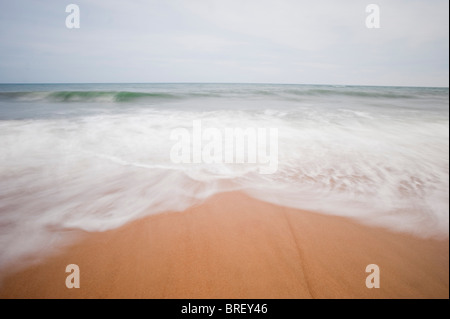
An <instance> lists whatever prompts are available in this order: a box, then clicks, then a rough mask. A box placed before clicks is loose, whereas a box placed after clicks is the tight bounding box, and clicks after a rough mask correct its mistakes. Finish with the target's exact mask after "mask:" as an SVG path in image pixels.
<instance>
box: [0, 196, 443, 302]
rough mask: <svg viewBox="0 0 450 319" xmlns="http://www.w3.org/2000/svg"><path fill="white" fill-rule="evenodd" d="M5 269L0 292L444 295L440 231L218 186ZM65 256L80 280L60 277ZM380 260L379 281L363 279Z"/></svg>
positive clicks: (41, 294)
mask: <svg viewBox="0 0 450 319" xmlns="http://www.w3.org/2000/svg"><path fill="white" fill-rule="evenodd" d="M82 237H83V238H81V239H80V240H79V241H77V242H75V243H74V244H73V245H70V246H66V247H64V248H62V249H61V250H60V251H58V253H57V254H55V255H51V256H49V257H46V258H45V259H44V260H43V261H42V262H40V263H38V264H35V265H31V266H29V267H27V268H24V269H22V270H20V271H18V272H16V273H14V274H11V275H9V276H7V277H6V278H5V279H4V280H3V285H2V286H0V298H2V299H3V298H175V299H177V298H189V299H191V298H199V299H203V298H214V299H215V298H218V299H221V298H230V299H235V298H252V299H259V298H267V299H271V298H296V299H297V298H445V299H448V298H449V271H448V269H449V240H448V239H446V240H435V239H421V238H417V237H413V236H412V235H409V234H403V233H393V232H391V231H388V230H385V229H381V228H376V227H369V226H365V225H361V224H359V223H357V222H355V221H353V220H351V219H348V218H344V217H337V216H329V215H322V214H319V213H312V212H306V211H301V210H297V209H292V208H286V207H282V206H277V205H274V204H270V203H265V202H262V201H259V200H256V199H253V198H250V197H249V196H247V195H245V194H243V193H240V192H231V193H221V194H217V195H215V196H213V197H211V198H209V199H207V200H206V201H205V202H204V203H202V204H199V205H197V206H194V207H191V208H189V209H187V210H186V211H184V212H180V213H164V214H159V215H152V216H149V217H144V218H142V219H139V220H135V221H133V222H130V223H128V224H126V225H124V226H122V227H120V228H118V229H114V230H110V231H106V232H99V233H84V234H83V236H82ZM68 264H77V265H78V266H79V268H80V288H79V289H68V288H66V286H65V280H66V277H67V276H68V275H69V274H68V273H66V272H65V268H66V266H67V265H68ZM369 264H377V265H379V267H380V282H381V288H380V289H368V288H367V287H366V286H365V280H366V277H367V276H368V275H369V274H368V273H366V272H365V269H366V266H367V265H369Z"/></svg>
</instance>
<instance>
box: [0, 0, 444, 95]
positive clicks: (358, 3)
mask: <svg viewBox="0 0 450 319" xmlns="http://www.w3.org/2000/svg"><path fill="white" fill-rule="evenodd" d="M70 3H75V4H77V5H78V6H79V8H80V13H81V16H80V18H81V19H80V22H81V25H80V26H81V27H80V28H79V29H68V28H66V25H65V20H66V17H67V15H68V13H66V12H65V8H66V6H67V5H68V4H70ZM370 3H376V4H377V5H379V7H380V9H381V16H380V18H381V28H379V29H368V28H367V27H366V24H365V20H366V17H367V15H368V13H366V6H367V5H368V4H370ZM448 6H449V2H448V0H366V1H364V0H339V1H336V0H308V1H303V0H128V1H126V0H123V1H120V0H89V1H84V0H67V1H61V0H14V1H7V0H0V82H2V83H11V82H14V83H22V82H49V83H59V82H65V83H67V82H235V83H236V82H238V83H245V82H252V83H301V84H356V85H401V86H410V85H411V86H448V85H449V80H448V76H449V71H448V70H449V64H448V59H449V31H448V27H449V16H448Z"/></svg>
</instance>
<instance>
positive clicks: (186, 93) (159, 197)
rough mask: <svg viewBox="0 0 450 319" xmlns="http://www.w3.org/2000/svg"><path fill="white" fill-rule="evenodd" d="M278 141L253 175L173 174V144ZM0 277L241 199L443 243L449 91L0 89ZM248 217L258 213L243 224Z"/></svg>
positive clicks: (231, 169)
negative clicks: (202, 132)
mask: <svg viewBox="0 0 450 319" xmlns="http://www.w3.org/2000/svg"><path fill="white" fill-rule="evenodd" d="M199 121H200V122H201V125H202V127H204V128H207V127H209V128H214V129H216V130H219V131H224V130H226V129H227V128H242V129H248V128H254V129H255V128H261V129H265V128H267V129H269V128H275V129H277V132H278V133H277V140H276V142H277V154H276V156H277V158H276V159H277V170H276V172H273V173H272V174H261V170H260V169H259V168H261V165H266V164H264V163H258V162H257V163H250V162H249V163H233V162H222V163H219V162H214V163H210V162H208V163H206V162H196V163H192V162H191V163H186V162H183V163H180V162H174V161H173V159H172V158H171V152H172V151H173V147H174V145H175V143H176V141H174V140H173V136H172V135H173V132H174V130H177V129H180V128H181V129H184V130H185V131H186V132H192V131H193V126H194V124H195V123H199ZM0 150H1V151H0V270H1V269H5V268H6V267H7V266H11V265H14V264H17V263H18V262H21V261H23V260H29V259H30V258H32V257H31V256H35V255H39V254H42V252H45V251H48V250H51V249H53V247H54V246H55V245H56V243H58V242H60V241H61V238H63V237H64V236H65V235H64V234H66V233H71V230H83V231H88V232H96V231H105V230H109V229H114V228H117V227H120V226H121V225H124V224H125V223H127V222H129V221H131V220H135V219H138V218H141V217H143V216H146V215H150V214H157V213H162V212H167V211H171V212H179V211H183V210H185V209H186V208H188V207H190V206H191V205H194V204H197V203H201V202H202V201H204V200H205V199H207V198H209V197H210V196H213V195H214V194H217V193H221V192H228V191H240V192H244V193H246V194H247V195H248V196H251V197H253V198H256V199H260V200H263V201H266V202H270V203H274V204H278V205H283V206H287V207H294V208H299V209H303V210H309V211H313V212H317V213H322V214H330V215H337V216H345V217H349V218H353V219H355V220H357V221H359V222H361V223H364V224H368V225H373V226H377V227H384V228H387V229H390V230H393V231H397V232H405V233H409V234H413V235H415V236H420V237H424V238H444V239H445V238H448V235H449V89H448V88H419V87H369V86H335V85H285V84H283V85H282V84H213V83H211V84H201V83H199V84H196V83H190V84H183V83H179V84H164V83H159V84H0ZM256 213H257V212H256Z"/></svg>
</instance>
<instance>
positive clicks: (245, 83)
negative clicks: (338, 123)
mask: <svg viewBox="0 0 450 319" xmlns="http://www.w3.org/2000/svg"><path fill="white" fill-rule="evenodd" d="M39 84H53V85H65V84H66V85H67V84H228V85H233V84H239V85H305V86H307V85H317V86H338V87H339V86H342V87H345V86H360V87H392V88H436V89H448V88H449V86H419V85H373V84H369V85H367V84H324V83H274V82H0V85H39Z"/></svg>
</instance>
